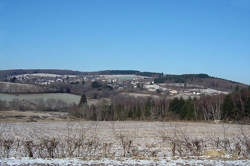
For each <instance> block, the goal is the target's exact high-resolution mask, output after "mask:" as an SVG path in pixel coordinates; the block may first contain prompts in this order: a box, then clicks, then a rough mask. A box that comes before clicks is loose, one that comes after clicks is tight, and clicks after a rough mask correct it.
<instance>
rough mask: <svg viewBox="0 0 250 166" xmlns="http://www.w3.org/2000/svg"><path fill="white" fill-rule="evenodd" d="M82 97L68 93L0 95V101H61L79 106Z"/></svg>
mask: <svg viewBox="0 0 250 166" xmlns="http://www.w3.org/2000/svg"><path fill="white" fill-rule="evenodd" d="M80 98H81V96H78V95H73V94H68V93H41V94H18V95H13V94H4V93H0V100H3V101H7V102H10V101H13V100H28V101H30V102H34V103H36V102H39V101H40V100H44V101H46V100H50V99H54V100H61V101H63V102H65V103H67V104H73V103H75V104H78V103H79V101H80Z"/></svg>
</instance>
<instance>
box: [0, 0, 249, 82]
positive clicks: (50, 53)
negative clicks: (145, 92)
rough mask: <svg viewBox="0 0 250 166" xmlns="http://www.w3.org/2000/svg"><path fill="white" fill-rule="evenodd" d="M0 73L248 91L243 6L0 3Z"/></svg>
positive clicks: (186, 1)
mask: <svg viewBox="0 0 250 166" xmlns="http://www.w3.org/2000/svg"><path fill="white" fill-rule="evenodd" d="M0 59H1V63H0V70H1V69H2V70H3V69H16V68H19V69H20V68H22V69H30V68H42V69H48V68H53V69H71V70H80V71H96V70H106V69H135V70H141V71H153V72H164V73H166V74H183V73H207V74H209V75H212V76H216V77H222V78H226V79H230V80H234V81H239V82H243V83H247V84H250V65H249V64H250V63H249V62H250V1H249V0H162V1H161V0H78V1H77V0H67V1H63V0H0Z"/></svg>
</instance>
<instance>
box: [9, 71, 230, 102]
mask: <svg viewBox="0 0 250 166" xmlns="http://www.w3.org/2000/svg"><path fill="white" fill-rule="evenodd" d="M7 81H10V82H19V83H31V84H37V85H43V86H48V85H51V84H56V83H63V84H81V83H83V82H88V81H89V82H94V81H98V82H101V83H102V84H105V85H106V86H108V87H110V88H112V89H115V90H118V91H128V90H132V91H133V92H134V91H135V90H136V93H144V94H154V95H167V96H169V97H173V98H174V97H178V98H180V97H182V98H184V99H185V98H194V97H199V96H201V95H218V94H227V93H228V92H224V91H218V90H215V89H209V88H206V87H203V86H199V85H192V84H187V83H186V84H185V83H155V82H154V78H152V77H145V76H138V75H56V74H46V73H35V74H22V75H15V76H10V77H8V80H7Z"/></svg>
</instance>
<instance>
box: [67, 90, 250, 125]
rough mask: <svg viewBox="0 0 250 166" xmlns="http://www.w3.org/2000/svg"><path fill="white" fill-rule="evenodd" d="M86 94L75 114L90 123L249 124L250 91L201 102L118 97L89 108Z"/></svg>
mask: <svg viewBox="0 0 250 166" xmlns="http://www.w3.org/2000/svg"><path fill="white" fill-rule="evenodd" d="M86 103H87V98H86V96H85V95H83V96H82V99H81V101H80V103H79V105H78V106H75V107H73V108H71V109H70V113H71V115H74V116H76V117H80V118H84V119H87V120H97V121H102V120H104V121H109V120H111V121H112V120H151V121H152V120H160V121H167V120H226V121H236V122H240V121H241V122H243V121H244V122H249V117H250V88H245V89H241V90H237V91H234V92H233V93H231V94H228V95H215V96H201V97H200V99H196V98H194V99H191V98H190V99H188V100H184V99H182V98H174V99H164V98H161V99H155V98H140V97H131V96H129V97H128V96H122V95H117V96H114V97H113V98H112V99H111V101H105V100H103V101H102V102H101V103H100V104H98V105H91V106H88V105H87V104H86Z"/></svg>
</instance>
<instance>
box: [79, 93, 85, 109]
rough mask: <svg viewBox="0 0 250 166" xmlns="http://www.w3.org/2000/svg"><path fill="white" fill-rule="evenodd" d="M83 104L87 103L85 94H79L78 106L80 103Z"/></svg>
mask: <svg viewBox="0 0 250 166" xmlns="http://www.w3.org/2000/svg"><path fill="white" fill-rule="evenodd" d="M84 104H87V97H86V95H85V94H83V95H82V96H81V99H80V103H79V106H82V105H84Z"/></svg>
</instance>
